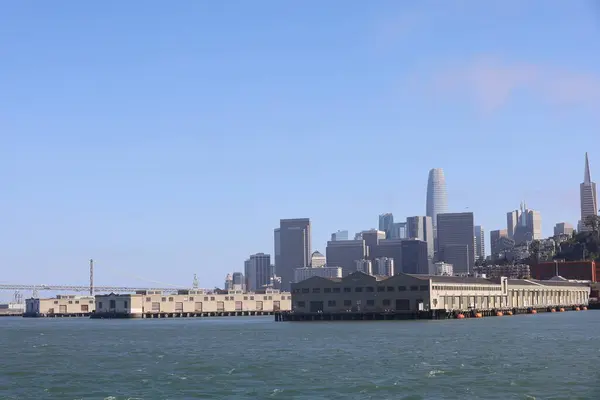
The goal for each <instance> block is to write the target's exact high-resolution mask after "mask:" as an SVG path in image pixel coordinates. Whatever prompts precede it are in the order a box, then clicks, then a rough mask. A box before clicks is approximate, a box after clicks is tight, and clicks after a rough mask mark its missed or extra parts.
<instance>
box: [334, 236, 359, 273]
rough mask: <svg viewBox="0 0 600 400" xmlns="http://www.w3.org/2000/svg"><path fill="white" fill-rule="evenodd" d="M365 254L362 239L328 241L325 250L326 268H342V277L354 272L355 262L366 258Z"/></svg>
mask: <svg viewBox="0 0 600 400" xmlns="http://www.w3.org/2000/svg"><path fill="white" fill-rule="evenodd" d="M367 254H368V253H367V246H366V245H365V241H364V240H362V239H360V240H340V241H337V240H336V241H329V242H327V248H326V250H325V255H326V260H327V266H329V267H342V273H343V274H344V275H348V274H349V273H352V272H354V271H356V263H355V261H356V260H362V259H365V258H367Z"/></svg>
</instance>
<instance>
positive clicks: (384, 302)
mask: <svg viewBox="0 0 600 400" xmlns="http://www.w3.org/2000/svg"><path fill="white" fill-rule="evenodd" d="M391 303H392V302H391V301H390V299H383V305H384V306H389V305H390V304H391Z"/></svg>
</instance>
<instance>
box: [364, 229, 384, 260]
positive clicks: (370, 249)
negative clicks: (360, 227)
mask: <svg viewBox="0 0 600 400" xmlns="http://www.w3.org/2000/svg"><path fill="white" fill-rule="evenodd" d="M360 237H361V238H362V239H363V240H364V241H365V245H366V246H367V257H366V258H368V259H369V260H373V259H375V255H374V253H375V249H376V248H377V246H378V245H379V241H380V240H385V232H384V231H378V230H377V229H371V230H369V231H362V232H360Z"/></svg>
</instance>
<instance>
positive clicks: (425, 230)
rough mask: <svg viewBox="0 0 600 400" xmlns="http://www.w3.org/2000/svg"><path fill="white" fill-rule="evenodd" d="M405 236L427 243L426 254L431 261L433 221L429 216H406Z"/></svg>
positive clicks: (432, 252)
mask: <svg viewBox="0 0 600 400" xmlns="http://www.w3.org/2000/svg"><path fill="white" fill-rule="evenodd" d="M406 227H407V236H408V238H409V239H419V240H422V241H424V242H426V243H427V256H428V257H429V259H430V260H432V261H433V256H434V249H435V247H434V243H433V221H432V219H431V217H408V218H406Z"/></svg>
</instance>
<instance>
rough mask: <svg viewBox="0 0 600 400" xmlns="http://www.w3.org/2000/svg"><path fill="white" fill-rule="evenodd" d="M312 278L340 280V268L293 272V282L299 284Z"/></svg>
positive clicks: (303, 269) (309, 268)
mask: <svg viewBox="0 0 600 400" xmlns="http://www.w3.org/2000/svg"><path fill="white" fill-rule="evenodd" d="M313 276H320V277H321V278H341V277H342V268H341V267H321V268H311V267H305V268H296V270H295V271H294V281H295V282H301V281H303V280H306V279H309V278H312V277H313Z"/></svg>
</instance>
